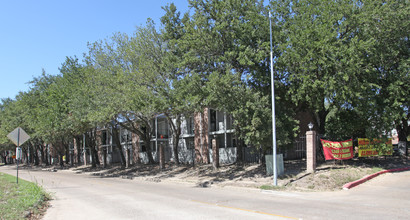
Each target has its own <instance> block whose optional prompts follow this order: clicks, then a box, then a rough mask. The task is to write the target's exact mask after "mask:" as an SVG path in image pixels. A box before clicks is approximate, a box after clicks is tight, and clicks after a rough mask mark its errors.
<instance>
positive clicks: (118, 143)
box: [111, 124, 126, 167]
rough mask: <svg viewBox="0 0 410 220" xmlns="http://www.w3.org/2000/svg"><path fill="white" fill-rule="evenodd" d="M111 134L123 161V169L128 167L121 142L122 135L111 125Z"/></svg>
mask: <svg viewBox="0 0 410 220" xmlns="http://www.w3.org/2000/svg"><path fill="white" fill-rule="evenodd" d="M111 128H112V129H111V133H112V137H113V141H114V143H115V146H116V148H117V150H118V152H119V153H120V159H121V167H126V162H125V157H124V152H123V150H122V147H121V141H120V134H119V129H118V128H116V126H115V125H113V124H111Z"/></svg>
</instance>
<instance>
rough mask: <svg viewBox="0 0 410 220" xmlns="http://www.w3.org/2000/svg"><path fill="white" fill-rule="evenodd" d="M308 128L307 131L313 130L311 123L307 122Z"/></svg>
mask: <svg viewBox="0 0 410 220" xmlns="http://www.w3.org/2000/svg"><path fill="white" fill-rule="evenodd" d="M308 127H309V130H312V129H313V124H312V122H309V124H308Z"/></svg>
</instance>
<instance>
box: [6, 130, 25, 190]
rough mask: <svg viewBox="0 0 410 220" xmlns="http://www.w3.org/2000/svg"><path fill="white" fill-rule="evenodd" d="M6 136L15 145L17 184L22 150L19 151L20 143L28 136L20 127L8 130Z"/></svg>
mask: <svg viewBox="0 0 410 220" xmlns="http://www.w3.org/2000/svg"><path fill="white" fill-rule="evenodd" d="M7 137H8V138H9V139H10V140H11V141H13V143H14V144H15V145H16V146H17V149H16V157H15V158H16V159H17V177H16V180H17V184H19V160H21V158H22V152H21V147H20V145H22V144H24V142H26V141H27V140H28V139H30V136H28V134H27V133H26V132H25V131H24V130H23V129H22V128H20V127H18V128H16V129H14V131H12V132H10V133H9V134H8V135H7Z"/></svg>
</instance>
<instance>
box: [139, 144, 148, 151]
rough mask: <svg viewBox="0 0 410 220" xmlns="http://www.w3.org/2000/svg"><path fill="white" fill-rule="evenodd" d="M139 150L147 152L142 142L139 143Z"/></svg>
mask: <svg viewBox="0 0 410 220" xmlns="http://www.w3.org/2000/svg"><path fill="white" fill-rule="evenodd" d="M140 152H147V148H146V147H145V144H144V143H140Z"/></svg>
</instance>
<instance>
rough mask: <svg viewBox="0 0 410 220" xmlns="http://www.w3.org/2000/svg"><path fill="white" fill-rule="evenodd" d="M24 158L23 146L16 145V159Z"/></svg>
mask: <svg viewBox="0 0 410 220" xmlns="http://www.w3.org/2000/svg"><path fill="white" fill-rule="evenodd" d="M22 158H23V153H22V152H21V147H16V159H17V160H21V159H22Z"/></svg>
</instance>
